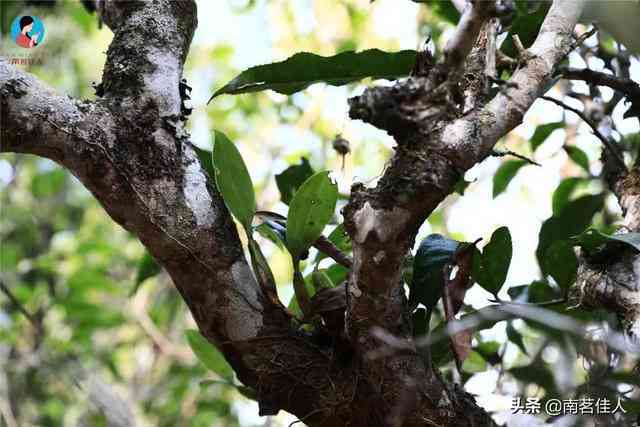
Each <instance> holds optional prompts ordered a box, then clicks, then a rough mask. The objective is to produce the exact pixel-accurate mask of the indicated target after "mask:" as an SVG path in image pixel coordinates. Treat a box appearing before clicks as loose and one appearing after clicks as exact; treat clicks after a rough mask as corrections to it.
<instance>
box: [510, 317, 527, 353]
mask: <svg viewBox="0 0 640 427" xmlns="http://www.w3.org/2000/svg"><path fill="white" fill-rule="evenodd" d="M507 338H508V339H509V341H511V342H512V343H513V344H515V345H516V346H517V347H518V348H519V349H520V351H522V352H523V353H524V354H528V353H527V348H526V347H525V345H524V338H523V337H522V334H521V333H520V332H519V331H518V330H517V329H516V328H515V327H514V326H513V322H507Z"/></svg>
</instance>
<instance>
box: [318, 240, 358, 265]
mask: <svg viewBox="0 0 640 427" xmlns="http://www.w3.org/2000/svg"><path fill="white" fill-rule="evenodd" d="M313 246H314V247H315V248H316V249H317V250H319V251H320V252H322V253H324V254H325V255H327V256H329V257H330V258H333V260H334V261H335V262H337V263H338V264H341V265H343V266H344V267H347V268H351V267H353V260H352V259H351V257H350V256H348V255H346V254H345V253H343V252H342V251H341V250H340V248H338V247H337V246H336V245H334V244H333V242H332V241H331V240H329V239H327V238H326V237H324V236H320V237H318V240H316V241H315V243H314V244H313Z"/></svg>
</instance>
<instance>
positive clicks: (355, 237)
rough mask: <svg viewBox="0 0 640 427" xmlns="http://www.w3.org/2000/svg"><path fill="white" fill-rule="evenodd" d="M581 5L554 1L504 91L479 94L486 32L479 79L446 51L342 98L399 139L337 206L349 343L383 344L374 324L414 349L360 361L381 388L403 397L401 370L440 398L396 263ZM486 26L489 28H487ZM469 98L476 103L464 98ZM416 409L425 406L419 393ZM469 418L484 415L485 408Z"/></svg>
mask: <svg viewBox="0 0 640 427" xmlns="http://www.w3.org/2000/svg"><path fill="white" fill-rule="evenodd" d="M480 3H483V2H480ZM475 6H479V4H474V7H475ZM583 6H584V0H556V1H555V2H554V4H553V6H552V7H551V9H550V11H549V13H548V14H547V17H546V18H545V20H544V22H543V24H542V27H541V30H540V33H539V35H538V37H537V39H536V41H535V42H534V44H533V46H532V47H531V48H530V49H529V51H528V53H529V55H527V58H526V59H527V62H526V63H525V64H524V65H523V66H522V68H520V69H518V70H517V71H516V72H515V73H514V76H513V77H512V79H511V80H510V82H509V85H508V87H507V89H506V90H505V91H504V92H505V93H499V94H498V95H496V96H495V97H494V98H493V99H492V100H491V101H489V102H488V103H487V95H486V92H483V90H482V88H483V87H487V83H486V81H487V77H486V76H485V75H484V74H485V70H486V69H487V66H486V60H487V57H489V58H495V55H487V54H483V49H484V51H485V52H487V51H488V50H490V49H491V47H490V46H491V45H492V42H493V40H488V38H491V36H489V35H488V36H487V37H484V36H481V37H478V40H476V39H475V37H473V40H472V42H471V43H474V44H475V46H476V48H477V49H476V50H477V52H476V53H475V55H474V58H468V60H469V61H472V64H471V65H470V67H472V69H473V70H474V71H472V72H471V73H472V74H473V77H474V79H476V80H477V81H473V80H471V81H468V80H464V79H465V78H466V76H460V75H458V74H460V73H451V72H448V71H450V70H449V67H448V66H447V64H451V63H453V64H455V63H456V62H457V61H458V60H461V59H460V58H457V59H456V58H453V59H449V58H450V57H451V55H450V56H449V57H446V58H445V62H444V63H441V64H439V65H437V66H436V67H435V70H439V71H441V72H440V73H438V72H437V71H435V72H432V73H431V74H430V75H429V76H427V77H412V78H409V79H407V80H403V81H400V82H398V83H396V84H395V85H394V86H392V87H375V88H370V89H367V90H366V91H365V92H364V94H363V95H361V96H359V97H356V98H353V99H351V100H350V101H349V102H350V116H351V118H354V119H360V120H363V121H366V122H368V123H371V124H373V125H374V126H377V127H379V128H382V129H385V130H387V132H388V133H389V134H391V135H392V136H393V137H394V138H395V139H396V142H397V147H396V152H395V154H394V156H393V158H392V159H391V161H390V164H389V167H388V168H387V169H386V170H385V173H384V175H383V176H382V177H381V178H380V180H379V181H378V184H377V186H376V187H375V188H366V187H365V186H364V185H362V184H356V185H354V186H353V187H352V190H351V199H350V201H349V203H348V205H347V206H346V207H345V209H344V211H343V212H344V215H345V226H346V229H347V230H348V232H349V233H350V235H351V237H352V241H353V254H354V256H353V257H354V267H353V269H352V273H351V276H350V280H349V285H348V290H347V306H348V316H347V330H348V334H349V339H350V341H351V342H352V343H353V344H354V345H355V346H356V348H357V349H358V352H362V353H368V352H371V351H375V350H377V349H378V348H379V346H380V342H379V340H377V339H376V338H375V337H374V336H372V334H371V331H372V330H376V329H375V328H381V329H382V330H384V331H385V332H386V333H388V334H391V335H393V336H395V337H397V338H398V339H400V340H404V341H405V342H407V346H408V348H409V349H412V351H407V352H403V353H402V354H401V355H397V356H396V357H394V358H393V359H390V358H380V359H376V360H366V359H365V364H366V366H365V368H366V369H367V370H369V371H370V372H371V375H373V376H377V377H379V378H380V382H381V386H380V387H381V390H382V392H383V393H386V394H387V395H389V396H392V395H393V396H400V395H401V393H400V389H401V388H402V387H403V386H402V384H401V383H400V382H398V381H397V378H401V377H403V376H408V377H411V378H414V379H416V382H417V383H418V387H419V390H420V392H419V394H421V395H426V396H429V398H430V399H432V400H434V401H438V400H440V398H441V395H442V393H443V391H444V388H443V386H442V384H441V383H440V382H439V380H438V379H437V378H433V377H431V374H427V373H426V372H425V369H424V365H422V363H421V361H420V360H419V357H417V356H416V354H417V352H416V351H415V345H414V343H413V340H412V336H411V331H410V328H409V327H408V324H409V320H408V318H407V313H406V308H405V307H406V305H405V304H406V302H405V300H404V294H403V290H402V281H401V266H402V262H403V260H404V258H405V256H406V254H407V253H408V252H409V251H410V250H411V248H412V246H413V243H414V238H415V235H416V233H417V230H418V228H419V227H420V225H421V224H422V222H423V221H424V220H425V219H426V217H427V216H428V215H429V213H431V212H432V211H433V210H434V209H435V208H436V207H437V206H438V204H439V203H440V202H441V201H442V200H443V199H444V198H445V197H446V196H447V195H448V194H449V193H450V192H451V191H452V190H453V188H454V185H455V183H456V182H457V180H458V179H459V177H460V176H461V175H462V174H463V173H464V171H466V170H467V169H469V168H470V167H472V166H473V165H474V164H476V163H477V162H479V161H481V160H483V159H484V158H485V157H487V156H488V155H489V154H490V153H491V150H492V149H493V146H494V145H495V143H496V142H497V141H498V139H499V138H501V137H502V136H503V135H505V134H506V133H507V132H508V131H510V130H511V129H513V128H514V127H515V126H517V125H518V124H519V123H520V122H521V121H522V117H523V116H524V113H525V112H526V111H527V110H528V108H529V107H530V106H531V105H532V104H533V102H534V101H535V100H536V99H537V98H538V97H539V95H541V93H542V91H543V90H544V88H545V87H546V85H547V84H548V83H549V81H550V80H551V78H552V75H553V70H554V67H555V66H556V64H557V63H558V62H559V61H560V60H561V59H562V58H564V57H565V55H566V54H567V53H568V52H569V51H570V49H571V48H572V46H573V43H572V34H573V29H574V27H575V25H576V22H577V20H578V17H579V15H580V13H581V11H582V8H583ZM467 8H469V6H467ZM466 11H467V12H466V13H467V19H471V17H472V16H476V19H477V16H478V15H474V14H479V13H480V12H479V11H475V12H473V10H467V9H466ZM487 16H488V15H487ZM485 20H486V19H485ZM465 22H466V23H465ZM465 28H466V29H465ZM490 30H491V27H490V26H489V27H487V33H488V34H491V31H490ZM479 31H480V29H479V27H476V24H475V21H473V22H470V21H465V20H464V18H463V19H461V23H460V24H459V27H458V30H457V34H460V33H467V34H478V32H479ZM449 46H450V50H449V52H461V53H462V55H458V56H461V57H462V59H465V58H467V56H468V55H467V53H468V52H469V51H470V49H471V48H472V47H470V46H469V45H467V44H466V43H462V44H459V43H458V42H457V41H456V40H455V36H454V40H453V41H450V44H449ZM451 46H453V47H455V48H451ZM472 46H474V45H472ZM451 49H453V50H451ZM487 53H490V52H487ZM451 61H452V62H451ZM443 64H444V65H443ZM476 70H480V71H479V72H478V71H476ZM464 74H467V70H466V69H465V73H464ZM443 76H444V77H443ZM491 77H494V76H491ZM443 78H444V80H445V81H444V82H443V81H442V79H443ZM474 87H475V88H476V89H474ZM468 88H471V90H468ZM471 97H474V99H472V100H470V98H471ZM390 366H393V368H391V367H390ZM394 378H395V380H394ZM390 401H391V402H393V399H392V398H390ZM427 406H428V405H427ZM418 407H419V408H422V407H424V402H422V401H421V400H420V398H419V401H418ZM470 408H471V407H470V406H466V405H464V404H461V405H460V406H458V407H456V410H461V411H463V412H464V411H470V410H471V409H470ZM475 415H476V416H478V417H479V419H485V420H486V416H485V418H483V415H482V414H478V413H476V414H475ZM463 417H464V415H463Z"/></svg>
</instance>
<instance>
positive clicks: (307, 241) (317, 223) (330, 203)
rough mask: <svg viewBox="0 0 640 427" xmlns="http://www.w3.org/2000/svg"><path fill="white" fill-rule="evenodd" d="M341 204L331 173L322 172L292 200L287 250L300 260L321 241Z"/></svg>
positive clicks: (310, 180)
mask: <svg viewBox="0 0 640 427" xmlns="http://www.w3.org/2000/svg"><path fill="white" fill-rule="evenodd" d="M337 200H338V187H337V185H336V184H335V183H333V182H332V181H331V179H330V178H329V172H319V173H317V174H315V175H313V176H312V177H311V178H309V179H308V180H306V181H305V182H304V184H302V185H301V186H300V188H299V189H298V191H296V194H295V195H294V196H293V199H292V200H291V204H290V207H289V216H288V218H287V235H286V236H287V247H288V248H289V252H291V255H292V256H293V258H298V257H299V256H300V255H301V254H302V253H303V252H304V251H306V250H307V249H309V247H311V245H313V243H314V242H315V241H316V240H317V239H318V237H320V235H321V234H322V230H323V229H324V227H325V226H326V225H327V224H328V223H329V221H330V220H331V217H332V216H333V212H334V210H335V208H336V202H337Z"/></svg>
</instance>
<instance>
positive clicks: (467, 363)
mask: <svg viewBox="0 0 640 427" xmlns="http://www.w3.org/2000/svg"><path fill="white" fill-rule="evenodd" d="M462 370H463V371H465V372H468V373H470V374H476V373H478V372H484V371H486V370H487V361H486V360H485V359H484V357H482V355H480V353H478V352H477V351H472V352H471V353H469V356H467V358H466V359H465V360H464V362H463V363H462Z"/></svg>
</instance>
